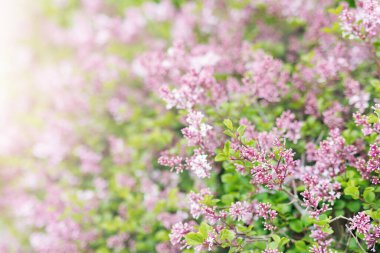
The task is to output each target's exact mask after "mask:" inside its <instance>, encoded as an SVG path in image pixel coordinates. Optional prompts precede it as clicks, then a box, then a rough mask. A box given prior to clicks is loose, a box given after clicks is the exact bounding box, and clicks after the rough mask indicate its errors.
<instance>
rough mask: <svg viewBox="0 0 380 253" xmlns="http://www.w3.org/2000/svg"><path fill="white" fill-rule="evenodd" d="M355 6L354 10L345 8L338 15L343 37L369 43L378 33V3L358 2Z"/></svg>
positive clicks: (371, 1)
mask: <svg viewBox="0 0 380 253" xmlns="http://www.w3.org/2000/svg"><path fill="white" fill-rule="evenodd" d="M356 6H357V7H356V8H355V9H349V8H348V7H345V8H344V9H343V11H342V13H341V15H340V20H341V27H342V30H343V35H344V36H347V37H348V38H350V39H355V38H360V39H362V40H368V41H371V40H372V39H375V38H376V37H377V36H378V35H379V33H380V3H379V1H378V0H360V1H358V2H357V3H356Z"/></svg>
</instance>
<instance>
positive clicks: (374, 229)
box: [349, 212, 380, 252]
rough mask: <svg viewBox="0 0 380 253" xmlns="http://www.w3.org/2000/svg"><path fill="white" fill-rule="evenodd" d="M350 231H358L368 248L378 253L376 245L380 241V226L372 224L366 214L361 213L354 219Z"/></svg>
mask: <svg viewBox="0 0 380 253" xmlns="http://www.w3.org/2000/svg"><path fill="white" fill-rule="evenodd" d="M349 229H351V230H355V229H356V230H357V232H358V233H359V234H362V235H363V236H364V241H365V242H366V244H367V248H368V249H371V251H373V252H376V250H375V244H376V241H377V240H379V239H380V225H373V224H371V219H370V217H369V216H368V215H367V214H365V212H360V213H358V214H357V215H355V216H354V217H353V218H352V221H351V222H350V227H349Z"/></svg>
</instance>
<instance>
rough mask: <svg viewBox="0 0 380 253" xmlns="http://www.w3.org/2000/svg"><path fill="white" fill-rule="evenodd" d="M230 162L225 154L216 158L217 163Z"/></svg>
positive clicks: (220, 154)
mask: <svg viewBox="0 0 380 253" xmlns="http://www.w3.org/2000/svg"><path fill="white" fill-rule="evenodd" d="M226 160H228V156H226V155H225V154H223V153H219V154H217V155H216V156H215V162H223V161H226Z"/></svg>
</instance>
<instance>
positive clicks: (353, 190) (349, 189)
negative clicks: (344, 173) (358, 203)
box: [344, 186, 359, 199]
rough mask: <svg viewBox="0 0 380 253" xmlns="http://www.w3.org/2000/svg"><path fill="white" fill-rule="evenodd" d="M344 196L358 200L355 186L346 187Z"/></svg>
mask: <svg viewBox="0 0 380 253" xmlns="http://www.w3.org/2000/svg"><path fill="white" fill-rule="evenodd" d="M344 194H346V195H348V196H351V197H352V198H353V199H358V198H359V189H358V187H356V186H348V187H347V188H346V189H344Z"/></svg>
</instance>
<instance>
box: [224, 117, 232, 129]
mask: <svg viewBox="0 0 380 253" xmlns="http://www.w3.org/2000/svg"><path fill="white" fill-rule="evenodd" d="M223 123H224V125H225V126H226V127H227V128H228V129H230V130H233V129H234V125H233V124H232V121H231V120H230V119H225V120H224V121H223Z"/></svg>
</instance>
